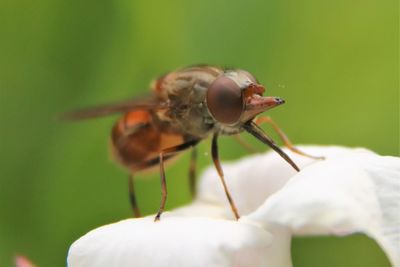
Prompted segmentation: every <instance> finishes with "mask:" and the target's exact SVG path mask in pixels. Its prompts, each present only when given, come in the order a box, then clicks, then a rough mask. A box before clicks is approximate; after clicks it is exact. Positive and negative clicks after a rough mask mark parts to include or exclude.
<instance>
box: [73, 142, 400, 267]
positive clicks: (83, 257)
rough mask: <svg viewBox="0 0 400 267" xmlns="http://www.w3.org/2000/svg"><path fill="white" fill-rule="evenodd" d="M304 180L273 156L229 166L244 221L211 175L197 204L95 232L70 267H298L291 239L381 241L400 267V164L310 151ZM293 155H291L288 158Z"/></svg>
mask: <svg viewBox="0 0 400 267" xmlns="http://www.w3.org/2000/svg"><path fill="white" fill-rule="evenodd" d="M300 149H302V150H304V151H306V152H307V153H309V154H313V155H323V156H325V157H326V160H324V161H315V160H311V159H309V158H304V157H301V156H297V155H294V154H291V155H290V156H291V157H292V158H293V159H294V161H295V162H296V163H297V164H298V165H299V166H300V167H301V169H302V171H301V172H299V173H296V172H295V171H293V170H292V169H291V168H290V166H288V165H287V163H286V162H285V161H283V160H282V159H281V158H279V157H278V156H277V155H275V154H274V153H272V152H269V153H266V154H262V155H255V156H250V157H247V158H245V159H243V160H241V161H239V162H235V163H230V164H225V165H224V166H223V168H224V172H225V174H226V177H227V183H228V187H229V189H230V191H231V194H232V196H233V199H234V200H235V202H236V204H237V206H238V210H239V213H240V214H241V215H242V218H241V219H240V220H239V221H234V220H232V218H233V216H232V214H231V210H230V207H229V204H228V202H227V200H226V197H225V194H224V192H223V189H222V186H221V185H220V184H219V182H220V181H219V178H218V176H217V174H216V172H215V171H214V169H213V168H210V169H208V170H207V171H206V172H205V174H204V175H203V177H202V179H201V180H200V184H199V192H198V197H197V199H196V200H195V201H194V202H193V203H191V204H190V205H187V206H185V207H182V208H179V209H177V210H174V211H172V212H166V213H165V214H164V215H163V217H162V219H161V221H160V222H157V223H154V222H153V217H147V218H142V219H128V220H124V221H121V222H118V223H114V224H110V225H106V226H103V227H100V228H98V229H95V230H93V231H91V232H89V233H88V234H86V235H85V236H83V237H81V238H80V239H79V240H77V241H76V242H75V243H74V244H73V245H72V246H71V248H70V251H69V255H68V266H69V267H82V266H97V267H101V266H108V267H110V266H146V267H152V266H157V267H162V266H235V267H240V266H264V267H265V266H272V267H285V266H291V265H292V263H291V258H290V242H291V237H292V235H316V234H318V235H321V234H324V235H327V234H333V235H347V234H351V233H355V232H362V233H365V234H367V235H368V236H370V237H371V238H373V239H375V240H376V241H377V243H378V244H379V245H380V246H381V247H382V249H383V250H384V251H385V252H386V254H387V256H388V258H389V259H390V261H391V263H392V265H393V266H400V158H396V157H382V156H379V155H377V154H375V153H373V152H371V151H368V150H365V149H349V148H343V147H316V146H304V147H300ZM288 153H290V152H288Z"/></svg>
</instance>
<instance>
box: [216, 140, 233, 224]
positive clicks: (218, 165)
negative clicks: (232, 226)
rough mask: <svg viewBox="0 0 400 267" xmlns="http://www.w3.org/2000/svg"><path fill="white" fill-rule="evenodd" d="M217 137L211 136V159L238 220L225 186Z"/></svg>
mask: <svg viewBox="0 0 400 267" xmlns="http://www.w3.org/2000/svg"><path fill="white" fill-rule="evenodd" d="M217 139H218V134H217V133H215V134H214V136H213V139H212V145H211V154H212V158H213V161H214V165H215V168H216V169H217V172H218V175H219V178H221V182H222V185H223V187H224V190H225V195H226V197H227V198H228V201H229V204H230V205H231V209H232V211H233V214H234V215H235V218H236V220H239V218H240V215H239V213H238V210H237V208H236V205H235V202H234V201H233V199H232V197H231V194H230V193H229V190H228V187H227V185H226V183H225V178H224V172H223V170H222V167H221V163H220V162H219V156H218V143H217Z"/></svg>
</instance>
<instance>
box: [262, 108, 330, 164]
mask: <svg viewBox="0 0 400 267" xmlns="http://www.w3.org/2000/svg"><path fill="white" fill-rule="evenodd" d="M255 123H256V124H257V125H261V124H262V123H269V124H270V125H271V126H272V128H274V130H275V131H276V132H277V133H278V135H279V138H280V139H281V140H282V142H283V143H284V144H285V146H286V147H287V148H288V149H289V150H291V151H292V152H294V153H297V154H299V155H302V156H305V157H308V158H312V159H325V158H324V157H317V156H312V155H309V154H307V153H305V152H303V151H301V150H299V149H298V148H297V147H295V146H294V145H293V143H292V142H291V141H290V140H289V138H288V137H287V135H286V134H285V133H284V132H283V131H282V129H281V128H279V126H278V124H276V123H275V122H274V121H273V120H272V119H271V117H269V116H263V117H258V118H257V119H256V120H255Z"/></svg>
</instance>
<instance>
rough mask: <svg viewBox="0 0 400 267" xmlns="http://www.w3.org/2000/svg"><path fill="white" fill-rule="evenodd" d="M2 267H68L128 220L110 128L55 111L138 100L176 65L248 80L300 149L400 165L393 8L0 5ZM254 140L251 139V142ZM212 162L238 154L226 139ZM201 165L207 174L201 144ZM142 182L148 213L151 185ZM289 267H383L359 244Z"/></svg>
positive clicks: (299, 249)
mask: <svg viewBox="0 0 400 267" xmlns="http://www.w3.org/2000/svg"><path fill="white" fill-rule="evenodd" d="M0 3H1V6H0V38H1V39H0V90H1V91H0V92H1V98H0V99H1V105H0V116H1V117H0V118H1V124H0V140H1V142H0V144H1V147H0V148H1V150H0V151H1V156H0V175H1V176H0V266H2V267H3V266H12V263H11V258H12V256H13V255H14V254H15V253H22V254H25V255H27V256H28V257H29V258H31V259H32V260H33V261H34V262H36V263H37V264H38V265H39V266H65V259H66V255H67V250H68V247H69V245H70V244H71V243H72V242H73V241H74V240H76V239H77V238H78V237H80V236H81V235H83V234H84V233H86V232H87V231H88V230H90V229H93V228H94V227H97V226H100V225H103V224H107V223H110V222H114V221H117V220H120V219H123V218H126V217H128V216H130V209H129V205H128V199H127V188H126V183H127V180H126V172H125V171H124V170H121V169H120V168H119V167H116V165H115V164H113V163H112V162H111V160H110V159H109V156H108V135H109V132H110V127H111V125H112V124H113V121H114V120H115V119H116V118H115V117H111V118H105V119H99V120H93V121H86V122H83V123H62V122H59V121H57V120H56V117H57V115H58V114H60V113H62V112H63V111H67V110H71V109H75V108H77V107H83V106H87V105H92V104H98V103H104V102H109V101H115V100H120V99H126V98H129V97H132V96H134V95H139V94H141V93H143V92H146V91H147V89H148V84H149V82H150V80H151V79H152V78H154V77H156V76H157V75H159V74H162V73H164V72H166V71H170V70H173V69H175V68H177V67H181V66H185V65H189V64H194V63H210V64H219V65H225V66H235V67H238V68H243V69H246V70H249V71H250V72H252V73H254V74H255V75H256V76H257V77H258V78H259V80H260V81H261V82H262V83H264V84H265V85H266V87H267V88H268V91H267V93H268V94H270V95H277V96H281V97H283V98H284V99H286V101H287V104H286V105H285V106H283V107H281V108H279V109H276V110H273V111H271V112H270V114H271V115H272V116H273V117H274V119H275V120H276V121H277V122H278V123H279V124H280V125H281V127H282V128H283V129H285V131H286V133H287V134H288V135H289V136H290V137H291V139H292V140H293V141H294V142H295V143H312V144H340V145H346V146H351V147H355V146H362V147H367V148H369V149H372V150H374V151H376V152H378V153H380V154H385V155H399V79H398V74H399V53H398V48H399V47H398V34H399V31H398V30H399V23H398V12H399V7H398V1H395V0H393V1H391V0H385V1H381V0H363V1H347V0H337V1H318V0H305V1H295V0H289V1H278V0H269V1H261V0H259V1H235V2H234V1H227V0H224V1H222V0H221V1H211V0H206V1H183V0H182V1H163V2H161V1H154V2H153V1H128V0H114V1H94V0H86V1H79V0H68V1H60V0H42V1H27V0H20V1H12V0H1V2H0ZM246 138H247V139H248V140H249V142H253V143H254V144H255V142H254V140H252V139H251V138H249V137H247V136H246ZM220 147H221V157H222V158H223V159H226V160H231V159H237V158H239V157H241V156H243V155H245V154H246V152H245V151H244V150H243V149H242V148H241V147H240V146H238V145H237V144H236V143H235V142H234V141H232V140H231V139H229V138H222V140H221V144H220ZM200 149H201V151H202V152H203V153H201V156H200V160H199V161H200V162H199V166H200V168H201V169H202V168H204V167H205V166H207V165H208V164H210V157H209V156H207V155H206V153H205V152H207V151H208V150H209V141H206V142H204V143H203V144H202V145H201V146H200ZM187 164H188V155H185V156H184V157H182V158H181V159H180V160H179V162H178V163H176V164H175V165H173V166H171V167H170V168H169V169H168V173H167V176H168V177H169V180H168V185H169V193H170V194H169V199H168V204H167V207H168V208H169V209H170V208H173V207H177V206H179V205H183V204H185V203H188V202H189V201H190V196H189V191H188V183H187V179H186V173H187ZM146 177H148V178H149V179H144V180H140V181H138V182H137V187H138V191H139V192H138V198H139V202H140V206H141V208H142V210H143V211H144V213H146V214H150V213H154V212H155V211H156V209H157V207H158V204H159V190H160V187H159V180H158V174H157V173H156V174H153V175H147V176H146ZM228 179H229V178H228ZM293 255H294V261H295V266H296V267H297V266H307V267H312V266H365V267H366V266H389V265H388V263H387V261H386V259H385V256H384V255H383V253H382V252H381V251H380V249H379V248H378V247H377V245H376V244H375V243H374V242H373V241H371V240H369V239H368V238H366V237H364V236H353V237H347V238H342V239H339V238H327V237H324V238H298V239H296V240H295V241H294V243H293Z"/></svg>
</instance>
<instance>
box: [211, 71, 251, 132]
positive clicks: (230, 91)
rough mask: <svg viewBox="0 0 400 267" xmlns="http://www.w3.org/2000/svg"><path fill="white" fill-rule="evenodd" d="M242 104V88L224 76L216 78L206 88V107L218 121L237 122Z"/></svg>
mask: <svg viewBox="0 0 400 267" xmlns="http://www.w3.org/2000/svg"><path fill="white" fill-rule="evenodd" d="M243 105H244V104H243V96H242V90H241V89H240V87H239V86H238V85H237V84H236V83H235V82H234V81H232V80H231V79H230V78H228V77H226V76H221V77H219V78H217V79H216V80H215V81H214V82H213V83H212V84H211V85H210V87H209V88H208V90H207V106H208V109H209V111H210V112H211V114H212V115H213V117H214V118H215V119H216V120H217V121H218V122H221V123H224V124H233V123H235V122H237V121H238V120H239V118H240V116H241V115H242V112H243Z"/></svg>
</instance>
